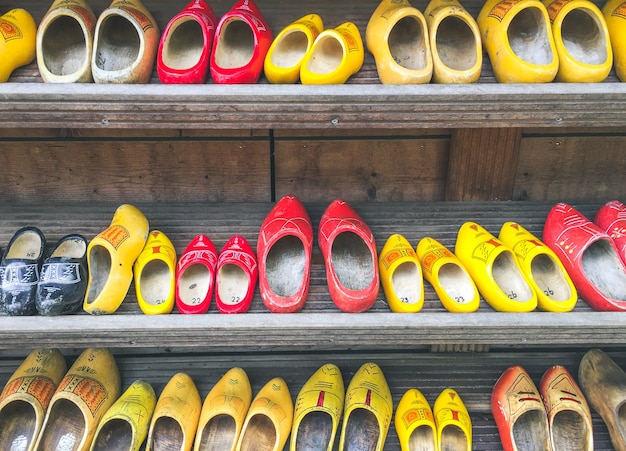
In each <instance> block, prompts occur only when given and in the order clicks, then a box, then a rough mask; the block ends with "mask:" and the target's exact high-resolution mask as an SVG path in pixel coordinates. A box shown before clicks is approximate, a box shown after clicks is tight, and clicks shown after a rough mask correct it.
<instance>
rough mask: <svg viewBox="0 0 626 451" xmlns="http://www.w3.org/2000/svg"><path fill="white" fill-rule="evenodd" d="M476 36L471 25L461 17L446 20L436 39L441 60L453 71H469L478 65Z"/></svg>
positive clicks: (438, 30)
mask: <svg viewBox="0 0 626 451" xmlns="http://www.w3.org/2000/svg"><path fill="white" fill-rule="evenodd" d="M476 39H477V38H476V36H474V33H473V32H472V29H471V28H470V27H469V25H468V24H467V23H466V22H465V21H464V20H462V19H460V18H459V17H454V16H448V17H446V18H444V19H443V20H442V21H441V22H440V23H439V27H438V28H437V35H436V38H435V43H436V49H433V50H434V51H436V52H437V56H438V57H439V60H440V61H441V62H442V63H443V64H444V65H446V66H447V67H449V68H450V69H452V70H459V71H462V70H469V69H472V68H473V67H474V66H475V65H476V61H477V59H478V55H477V53H476V48H477V45H476Z"/></svg>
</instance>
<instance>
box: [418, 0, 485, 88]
mask: <svg viewBox="0 0 626 451" xmlns="http://www.w3.org/2000/svg"><path fill="white" fill-rule="evenodd" d="M424 17H425V18H426V24H427V25H428V37H429V42H430V51H431V53H432V58H433V81H434V82H435V83H473V82H475V81H477V80H478V78H479V77H480V73H481V71H482V66H483V45H482V39H481V37H480V30H479V29H478V24H477V23H476V20H474V18H473V17H472V15H471V14H470V13H469V12H468V11H467V10H466V9H465V8H464V7H463V5H461V3H459V2H458V1H457V0H431V1H430V3H428V5H427V6H426V9H425V10H424Z"/></svg>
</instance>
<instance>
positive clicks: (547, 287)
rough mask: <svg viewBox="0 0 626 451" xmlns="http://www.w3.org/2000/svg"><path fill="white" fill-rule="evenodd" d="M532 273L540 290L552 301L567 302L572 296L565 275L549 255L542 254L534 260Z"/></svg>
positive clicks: (531, 268)
mask: <svg viewBox="0 0 626 451" xmlns="http://www.w3.org/2000/svg"><path fill="white" fill-rule="evenodd" d="M530 271H531V272H532V275H533V279H534V280H535V283H536V284H537V286H538V287H539V289H540V290H541V291H542V292H543V294H545V295H546V296H547V297H549V298H550V299H552V300H555V301H567V300H568V299H569V298H570V297H571V296H572V292H571V290H570V286H569V284H568V283H567V280H566V279H565V275H564V274H563V272H562V271H561V270H560V268H559V266H558V265H557V264H556V263H555V262H554V261H553V260H552V258H551V257H550V256H549V255H546V254H541V255H537V256H536V257H535V258H533V261H532V263H531V264H530Z"/></svg>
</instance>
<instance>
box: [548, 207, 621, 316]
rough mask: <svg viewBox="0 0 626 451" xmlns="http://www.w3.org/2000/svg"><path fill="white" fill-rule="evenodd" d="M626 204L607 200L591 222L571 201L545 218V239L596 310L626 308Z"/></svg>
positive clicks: (581, 293)
mask: <svg viewBox="0 0 626 451" xmlns="http://www.w3.org/2000/svg"><path fill="white" fill-rule="evenodd" d="M624 232H626V206H624V204H622V203H621V202H618V201H611V202H607V203H606V204H605V205H603V206H602V208H600V210H598V212H597V213H596V216H595V218H594V222H591V221H590V220H589V219H587V218H586V217H585V216H584V215H582V214H581V213H580V212H579V211H577V210H576V209H575V208H573V207H572V206H570V205H567V204H564V203H559V204H556V205H555V206H554V207H552V209H551V210H550V212H549V213H548V216H547V218H546V222H545V225H544V230H543V240H544V242H545V243H546V244H547V245H548V246H549V247H550V248H552V250H553V251H554V252H555V254H556V255H557V256H558V257H559V258H560V260H561V261H562V262H563V265H564V266H565V268H566V269H567V272H568V273H569V275H570V276H571V278H572V280H573V282H574V285H575V286H576V288H577V290H578V292H579V293H580V296H581V297H582V298H583V300H584V301H586V302H587V304H589V305H590V306H591V307H592V308H593V309H594V310H600V311H624V310H626V238H625V236H624Z"/></svg>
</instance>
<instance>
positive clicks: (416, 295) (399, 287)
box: [391, 262, 423, 304]
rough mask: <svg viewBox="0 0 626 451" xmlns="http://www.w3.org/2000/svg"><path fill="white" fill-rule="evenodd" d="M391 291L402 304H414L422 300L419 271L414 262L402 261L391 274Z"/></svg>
mask: <svg viewBox="0 0 626 451" xmlns="http://www.w3.org/2000/svg"><path fill="white" fill-rule="evenodd" d="M391 283H392V284H393V291H394V293H395V294H396V296H398V299H400V301H401V302H403V303H404V304H415V303H417V302H419V301H421V300H422V289H421V286H422V284H423V282H422V278H421V271H420V269H419V268H418V267H417V265H416V264H415V263H414V262H404V263H402V264H400V265H398V267H397V268H396V270H395V271H394V272H393V275H392V276H391Z"/></svg>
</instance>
